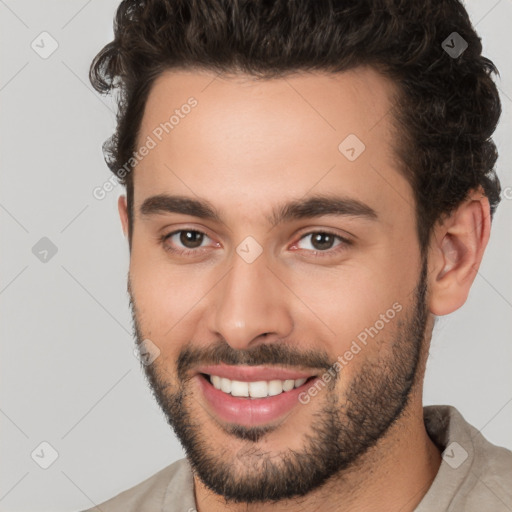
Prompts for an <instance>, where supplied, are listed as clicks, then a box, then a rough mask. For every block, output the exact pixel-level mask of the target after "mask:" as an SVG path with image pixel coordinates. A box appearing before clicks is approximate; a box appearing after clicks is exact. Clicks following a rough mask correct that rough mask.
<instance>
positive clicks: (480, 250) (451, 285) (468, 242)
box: [429, 193, 490, 316]
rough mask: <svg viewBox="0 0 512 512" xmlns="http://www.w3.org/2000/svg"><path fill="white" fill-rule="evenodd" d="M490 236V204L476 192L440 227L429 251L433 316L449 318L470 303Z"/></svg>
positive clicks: (431, 310) (435, 231) (430, 304)
mask: <svg viewBox="0 0 512 512" xmlns="http://www.w3.org/2000/svg"><path fill="white" fill-rule="evenodd" d="M489 235H490V207H489V201H488V199H487V198H486V197H485V196H482V195H481V194H479V195H478V196H476V193H475V194H471V196H470V199H469V200H468V201H466V202H464V203H463V204H461V205H460V206H459V207H458V208H457V209H456V210H455V211H454V212H453V213H452V214H451V215H450V216H449V217H448V218H447V219H446V220H445V221H443V222H442V223H441V224H439V225H438V226H436V228H435V230H434V234H433V237H432V239H433V241H434V242H433V246H432V247H431V249H430V251H429V252H430V254H429V260H430V264H429V267H430V279H429V281H430V283H429V286H430V299H429V309H430V312H431V313H432V314H434V315H437V316H442V315H447V314H449V313H452V312H453V311H456V310H457V309H459V308H460V307H461V306H462V305H463V304H464V303H465V302H466V300H467V298H468V295H469V291H470V288H471V285H472V284H473V281H474V279H475V276H476V274H477V272H478V269H479V267H480V263H481V261H482V257H483V254H484V251H485V247H486V246H487V242H488V240H489Z"/></svg>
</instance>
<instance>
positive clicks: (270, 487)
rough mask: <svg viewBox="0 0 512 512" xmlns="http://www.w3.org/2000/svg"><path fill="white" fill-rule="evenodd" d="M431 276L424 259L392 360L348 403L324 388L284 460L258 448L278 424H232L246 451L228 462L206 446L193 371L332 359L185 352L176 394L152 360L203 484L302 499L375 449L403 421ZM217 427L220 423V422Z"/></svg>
mask: <svg viewBox="0 0 512 512" xmlns="http://www.w3.org/2000/svg"><path fill="white" fill-rule="evenodd" d="M426 277H427V265H426V262H425V261H424V262H423V266H422V270H421V274H420V279H419V282H418V285H417V287H416V289H415V300H414V304H413V307H411V308H409V310H408V311H407V312H406V311H405V309H404V313H401V315H404V317H405V318H404V319H403V320H400V319H398V318H397V319H396V320H394V321H396V322H397V334H396V338H395V340H394V342H393V343H392V344H391V349H392V350H391V353H390V354H389V356H387V357H386V358H385V359H384V358H379V359H378V360H372V361H370V360H367V361H366V362H365V363H364V364H363V366H362V368H361V369H360V371H359V372H358V374H357V376H356V377H355V378H354V380H353V381H352V382H351V384H350V386H349V388H348V389H347V391H346V396H345V397H344V399H343V401H342V402H340V400H339V398H338V396H337V395H336V393H335V392H334V387H335V383H336V381H337V380H338V379H337V377H336V378H335V379H334V380H331V382H330V383H329V384H328V385H327V387H326V388H325V389H323V390H322V391H321V393H320V394H322V395H323V394H325V398H320V397H318V398H314V399H313V400H319V399H323V400H325V401H326V404H325V406H324V407H323V409H322V410H320V411H319V412H318V413H316V414H315V418H316V419H315V421H314V422H313V423H312V425H311V430H310V432H311V433H308V434H306V435H305V436H304V443H303V446H304V447H303V449H302V450H301V451H296V450H290V449H288V450H286V449H284V450H283V451H282V452H281V456H280V457H276V456H273V457H272V458H270V457H269V456H268V455H267V454H266V453H265V452H264V451H263V450H261V449H260V448H258V447H257V446H256V445H255V443H256V442H257V441H258V440H259V439H261V438H262V437H264V436H265V435H267V434H269V433H270V432H272V431H273V430H275V429H276V428H279V426H256V427H246V426H242V425H231V426H229V427H228V428H225V427H224V430H225V432H227V433H228V434H229V435H232V436H234V437H236V438H238V439H243V440H246V441H247V446H246V447H244V448H243V449H241V450H239V451H238V452H237V454H236V456H235V457H230V458H223V455H222V453H221V448H222V446H221V445H217V446H209V445H207V444H206V442H205V440H204V437H203V435H202V434H203V431H204V428H205V427H204V425H202V424H201V423H200V422H199V421H198V420H199V418H196V419H195V420H194V418H192V417H191V414H190V408H191V403H192V401H193V400H194V397H193V396H192V394H191V392H190V389H189V388H190V386H187V382H188V381H187V379H188V378H189V375H190V372H189V370H190V369H191V368H193V367H194V366H197V365H199V364H215V363H218V362H220V361H222V362H224V363H226V364H250V365H260V364H281V365H287V366H293V365H294V364H295V365H297V366H298V365H300V366H303V367H306V368H307V367H311V368H316V369H318V368H325V369H326V370H327V369H329V368H331V367H332V365H333V362H332V361H329V360H328V357H327V355H326V354H325V353H322V352H319V351H314V352H308V353H298V352H295V351H293V349H292V348H290V347H289V346H288V347H286V346H284V345H279V344H267V345H265V344H261V345H259V346H257V347H255V348H254V349H251V350H250V351H249V350H247V351H245V350H234V349H232V348H231V347H230V346H229V345H228V344H227V343H225V342H224V343H223V344H221V345H215V346H213V347H210V348H209V349H203V350H197V349H191V348H190V347H185V348H184V349H183V350H182V351H181V352H180V355H179V357H178V361H177V376H178V382H179V386H178V389H173V388H175V386H173V385H172V384H170V383H169V382H170V381H169V380H167V379H166V376H165V374H166V373H167V374H168V375H170V374H171V372H172V373H173V374H174V375H176V373H175V369H174V368H172V369H171V370H166V369H165V368H164V367H162V368H159V367H158V366H157V365H155V364H154V363H153V364H151V365H148V366H144V370H145V373H146V377H147V379H148V381H149V383H150V386H151V388H152V391H153V395H154V396H155V398H156V400H157V402H158V404H159V405H160V407H161V408H162V410H163V412H164V413H165V415H166V417H167V421H168V422H169V424H170V425H171V427H172V428H173V429H174V432H175V433H176V435H177V437H178V439H179V440H180V442H181V444H182V446H183V448H184V449H185V452H186V454H187V459H188V460H189V462H190V464H191V466H192V468H193V470H194V471H195V472H196V473H197V475H198V476H199V478H200V479H201V480H202V482H203V483H204V484H205V485H206V486H207V487H208V488H210V489H211V490H212V491H213V492H215V493H216V494H218V495H221V496H224V498H225V499H226V501H231V502H234V503H257V502H261V503H265V502H266V503H269V502H277V501H281V500H284V499H288V498H293V497H298V496H304V495H306V494H308V493H310V492H311V491H313V490H314V489H317V488H319V487H320V486H322V485H323V484H325V483H326V482H327V481H328V480H329V479H330V478H331V477H333V476H334V475H336V474H339V473H340V472H342V471H343V470H346V469H347V468H349V467H350V466H352V465H353V464H354V463H355V462H356V461H357V460H358V459H359V458H360V457H361V456H362V455H363V454H364V453H365V452H366V451H367V450H368V449H369V448H371V447H372V446H374V445H375V444H376V443H377V441H378V440H379V439H381V438H382V437H383V436H384V435H385V434H386V432H387V430H388V429H389V428H390V426H391V425H392V424H393V423H394V422H395V421H396V420H397V419H398V418H399V417H400V416H401V414H402V412H403V411H404V409H405V407H406V405H407V403H408V400H409V396H410V392H411V389H412V387H413V384H414V382H415V377H416V373H417V370H418V366H419V360H420V355H421V349H422V342H423V338H424V333H425V328H426V323H427V320H428V309H427V306H426V291H427V281H426ZM128 292H129V294H130V297H131V302H130V304H131V306H132V317H133V322H134V330H135V336H136V339H137V342H138V343H141V342H142V341H143V339H144V337H143V336H142V333H141V332H140V329H139V325H138V322H137V320H136V316H135V311H134V309H135V308H134V301H133V297H132V293H131V290H130V284H128ZM370 343H371V342H370ZM385 345H386V344H385ZM385 345H383V346H385ZM363 350H364V349H363ZM157 361H158V360H157ZM341 372H343V369H342V370H341ZM205 414H206V411H205ZM216 425H218V426H220V425H219V424H218V423H216ZM240 466H242V467H243V469H244V470H245V473H244V471H242V470H241V468H240Z"/></svg>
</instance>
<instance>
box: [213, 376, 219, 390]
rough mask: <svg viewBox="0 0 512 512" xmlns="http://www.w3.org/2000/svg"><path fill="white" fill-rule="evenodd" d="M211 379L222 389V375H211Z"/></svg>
mask: <svg viewBox="0 0 512 512" xmlns="http://www.w3.org/2000/svg"><path fill="white" fill-rule="evenodd" d="M211 380H212V384H213V386H214V387H215V389H220V380H221V379H220V377H219V376H218V375H211Z"/></svg>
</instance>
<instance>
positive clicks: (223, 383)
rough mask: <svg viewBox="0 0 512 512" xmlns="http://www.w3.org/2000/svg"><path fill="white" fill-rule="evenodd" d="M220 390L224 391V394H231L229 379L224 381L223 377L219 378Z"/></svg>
mask: <svg viewBox="0 0 512 512" xmlns="http://www.w3.org/2000/svg"><path fill="white" fill-rule="evenodd" d="M220 389H221V390H222V391H224V393H231V381H230V380H229V379H225V378H224V377H221V379H220Z"/></svg>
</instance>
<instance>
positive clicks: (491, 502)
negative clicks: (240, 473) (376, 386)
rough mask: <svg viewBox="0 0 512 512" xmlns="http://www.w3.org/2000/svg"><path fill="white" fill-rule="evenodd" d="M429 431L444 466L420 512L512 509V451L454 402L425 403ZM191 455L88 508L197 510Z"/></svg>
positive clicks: (140, 511) (167, 511)
mask: <svg viewBox="0 0 512 512" xmlns="http://www.w3.org/2000/svg"><path fill="white" fill-rule="evenodd" d="M424 418H425V425H426V428H427V431H428V433H429V435H430V437H431V438H432V440H433V441H434V442H435V443H436V444H437V445H438V446H439V447H441V449H442V450H444V451H443V461H442V462H441V466H440V468H439V471H438V473H437V475H436V477H435V479H434V481H433V483H432V485H431V487H430V489H429V490H428V492H427V493H426V494H425V496H424V497H423V499H422V500H421V503H420V504H419V505H418V506H417V507H416V509H415V512H433V511H435V512H455V511H456V512H459V511H460V512H512V452H511V451H509V450H507V449H505V448H501V447H498V446H495V445H493V444H491V443H490V442H489V441H487V440H486V439H485V438H484V437H483V436H482V434H480V433H479V431H478V430H477V429H476V428H474V427H473V426H471V425H470V424H469V423H467V422H466V421H465V420H464V418H463V417H462V415H461V414H460V413H459V412H458V411H457V409H455V408H454V407H450V406H446V405H443V406H428V407H425V408H424ZM195 506H196V504H195V500H194V481H193V478H192V471H191V467H190V464H189V463H188V461H187V459H180V460H178V461H177V462H174V463H173V464H171V465H169V466H167V467H165V468H164V469H162V470H161V471H159V472H158V473H156V474H155V475H153V476H151V477H150V478H148V479H147V480H144V481H143V482H142V483H140V484H138V485H136V486H134V487H132V488H130V489H128V490H126V491H124V492H122V493H120V494H118V495H117V496H115V497H114V498H112V499H110V500H108V501H106V502H104V503H102V504H100V505H99V506H97V507H95V508H91V509H89V510H87V511H85V512H100V511H101V512H174V511H180V512H195V510H196V508H195Z"/></svg>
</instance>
